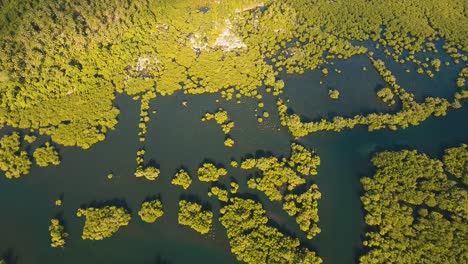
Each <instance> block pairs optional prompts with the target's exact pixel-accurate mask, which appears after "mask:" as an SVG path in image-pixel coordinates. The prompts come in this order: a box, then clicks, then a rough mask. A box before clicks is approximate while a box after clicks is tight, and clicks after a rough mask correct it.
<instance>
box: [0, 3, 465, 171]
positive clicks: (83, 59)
mask: <svg viewBox="0 0 468 264" xmlns="http://www.w3.org/2000/svg"><path fill="white" fill-rule="evenodd" d="M202 7H206V8H208V9H209V11H208V12H202V11H200V8H202ZM262 7H265V8H262ZM465 9H466V8H465V5H464V2H463V1H443V2H442V3H440V1H422V0H417V1H408V0H405V1H397V2H395V1H382V0H378V1H372V2H369V1H365V0H354V1H352V2H349V1H342V0H337V1H326V0H317V1H304V0H285V1H279V0H271V1H264V2H262V3H259V2H258V1H256V0H242V1H209V0H196V1H167V0H157V1H156V0H149V1H124V0H103V1H99V2H93V1H65V2H60V4H57V5H55V4H50V3H49V2H47V1H39V0H25V1H9V2H8V4H4V6H2V8H1V10H0V43H2V46H1V49H0V127H3V126H11V127H13V128H20V129H31V130H32V131H33V132H35V133H39V134H44V135H49V136H51V139H52V141H53V142H55V143H57V144H61V145H64V146H79V147H81V148H84V149H87V148H89V147H91V146H92V145H93V144H95V143H97V142H99V141H102V140H104V139H105V135H106V133H107V132H108V131H109V130H111V129H114V127H115V126H116V124H117V116H118V114H119V110H118V109H117V108H116V107H115V106H114V104H113V101H114V99H115V96H116V92H117V93H126V94H128V95H131V96H135V98H138V99H141V103H142V106H141V111H140V124H139V127H140V130H141V131H140V141H141V142H144V141H145V135H146V130H147V123H148V121H149V116H148V108H149V102H150V100H152V99H153V98H156V94H158V95H161V96H168V95H172V94H174V93H175V92H176V91H179V90H183V92H184V93H185V94H202V93H217V92H219V93H221V95H222V96H223V97H224V98H226V99H228V100H230V99H231V98H233V95H234V94H235V95H236V98H237V99H239V98H240V97H241V96H249V97H258V88H259V87H265V88H266V91H269V92H271V93H273V95H275V96H278V95H280V94H281V93H282V90H283V88H284V82H283V81H282V80H280V79H279V78H277V76H278V74H279V73H280V72H283V71H285V72H286V73H288V74H291V73H300V74H301V73H304V72H305V71H306V70H315V69H323V70H324V71H325V70H327V69H326V68H325V66H326V65H327V64H329V63H331V62H332V60H336V59H348V58H350V57H352V56H355V55H358V54H364V53H366V52H367V48H365V47H363V46H359V45H358V44H355V43H359V42H355V41H366V40H370V41H372V43H373V44H375V45H379V46H380V45H381V46H382V47H384V50H385V53H386V54H387V55H388V56H391V57H392V58H393V59H394V60H395V61H397V62H399V63H402V62H411V63H414V64H416V65H419V66H418V67H420V71H421V72H422V73H425V74H427V75H429V76H433V74H434V73H432V68H433V70H434V71H435V72H436V73H437V71H438V69H439V67H440V66H441V65H442V61H440V60H439V59H429V56H426V60H425V61H421V60H419V59H417V57H418V56H415V55H416V54H417V53H428V52H432V53H437V52H438V50H437V47H436V45H435V44H434V43H435V41H437V40H440V39H441V38H443V39H444V42H445V44H444V46H443V49H444V50H445V51H446V52H447V53H448V54H449V55H450V56H451V57H452V58H453V61H454V62H455V63H464V62H466V61H467V60H468V57H467V56H466V54H465V53H466V51H467V50H468V48H467V46H468V45H467V43H468V37H467V36H468V34H467V31H466V27H463V26H460V25H465V24H466V23H467V17H466V15H465V12H464V11H465ZM38 14H40V15H38ZM70 14H75V15H73V16H70ZM447 14H450V15H447ZM447 63H448V62H447V61H446V62H445V63H444V65H447ZM239 65H241V66H242V67H239ZM429 67H432V68H431V69H429ZM465 68H466V67H465ZM327 71H328V70H327ZM337 72H339V71H337ZM465 72H466V71H465ZM463 76H466V74H463V75H461V77H459V78H458V80H457V84H458V85H459V86H464V84H465V79H466V77H463ZM464 95H465V93H461V94H460V96H458V97H460V98H466V96H464ZM460 98H457V100H455V101H454V102H453V105H456V106H459V105H460V102H459V101H458V100H460ZM439 105H441V106H439ZM447 105H448V104H447V103H446V102H445V101H444V99H442V98H429V99H428V101H427V102H424V103H423V104H420V105H419V106H418V105H414V107H416V108H418V109H417V110H416V111H410V109H412V108H414V107H409V108H406V107H405V108H404V109H403V111H402V113H400V114H397V115H395V116H392V115H384V114H376V115H377V116H372V117H371V116H369V117H365V118H364V117H359V118H356V119H353V118H351V119H347V120H344V121H343V120H340V119H338V120H337V121H336V123H335V122H324V123H321V124H320V125H317V124H315V125H314V124H312V125H310V126H312V127H307V128H305V129H303V130H304V131H305V132H302V134H308V133H312V132H314V131H318V130H335V131H336V130H339V129H343V128H351V127H354V126H355V125H356V124H363V125H369V127H372V129H373V130H375V129H381V128H387V127H388V128H390V129H394V128H395V127H396V126H399V125H400V124H401V123H404V122H403V121H401V120H405V119H410V120H411V122H410V124H411V125H414V124H418V123H419V122H421V121H422V120H425V119H426V118H427V117H429V116H431V115H436V116H440V115H443V114H442V113H443V112H444V111H445V110H447V107H446V106H447ZM430 109H436V110H435V111H432V112H431V110H430ZM412 116H417V117H415V118H411V117H412ZM294 119H297V118H296V117H294ZM358 119H359V120H358ZM386 119H392V120H393V121H388V120H386ZM381 120H384V121H381ZM258 121H263V119H259V120H258ZM282 121H284V122H285V124H286V123H288V127H291V126H301V125H300V124H298V122H297V121H298V120H296V121H294V120H289V121H288V120H282ZM287 121H288V122H287ZM382 123H383V125H382ZM228 124H231V123H228ZM228 124H224V125H223V131H224V132H225V133H229V131H230V129H231V128H232V126H233V123H232V125H228ZM316 126H318V127H316ZM403 127H404V126H403ZM292 133H294V135H300V134H301V133H299V132H292ZM139 165H140V164H139Z"/></svg>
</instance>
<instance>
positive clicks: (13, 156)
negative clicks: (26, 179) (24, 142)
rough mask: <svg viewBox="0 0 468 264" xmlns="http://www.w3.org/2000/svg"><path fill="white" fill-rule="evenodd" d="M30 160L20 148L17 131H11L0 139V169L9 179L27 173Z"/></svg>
mask: <svg viewBox="0 0 468 264" xmlns="http://www.w3.org/2000/svg"><path fill="white" fill-rule="evenodd" d="M30 168H31V160H29V157H28V153H26V151H23V150H21V141H20V135H19V133H12V134H10V135H6V136H3V137H2V138H1V139H0V169H1V170H2V171H4V172H5V176H6V177H7V178H9V179H12V178H19V177H21V176H23V175H25V174H28V173H29V170H30Z"/></svg>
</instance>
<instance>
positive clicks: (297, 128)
mask: <svg viewBox="0 0 468 264" xmlns="http://www.w3.org/2000/svg"><path fill="white" fill-rule="evenodd" d="M370 59H371V61H372V62H373V65H374V67H375V68H376V70H377V71H378V72H379V73H380V75H381V76H382V78H383V79H384V80H385V81H386V82H387V83H388V84H389V85H390V86H391V87H392V89H393V92H394V93H395V94H397V95H398V97H399V99H400V100H401V102H402V106H403V108H402V109H401V110H400V111H399V112H397V113H394V114H389V113H371V114H368V115H367V116H362V115H356V116H354V117H341V116H336V117H334V118H333V119H332V120H326V119H321V120H320V121H315V122H308V123H303V122H302V121H301V118H300V117H299V115H297V114H291V115H290V114H288V113H287V109H288V107H287V106H286V104H285V103H284V102H283V100H281V99H279V100H278V102H277V106H278V113H279V116H280V121H281V124H282V125H283V126H286V127H288V129H289V132H291V134H292V135H293V136H295V137H304V136H306V135H308V134H310V133H315V132H318V131H336V132H340V131H342V130H345V129H352V128H354V127H355V126H357V125H365V126H367V129H368V130H369V131H374V130H380V129H385V128H389V129H391V130H397V129H398V128H403V129H404V128H407V127H409V126H416V125H419V124H420V123H421V122H423V121H425V120H426V119H427V118H429V117H431V116H436V117H440V116H445V115H446V113H447V111H448V110H449V109H457V108H460V107H461V106H460V100H463V99H466V98H468V93H466V94H465V93H464V92H463V91H462V93H457V94H455V98H454V101H453V102H452V103H450V102H449V101H448V100H446V99H444V98H438V97H427V98H425V99H424V102H422V103H417V102H415V101H414V99H413V97H414V95H413V94H411V93H408V92H406V91H405V90H404V89H403V88H401V87H400V85H398V84H397V83H396V78H395V76H393V75H392V73H391V72H390V71H389V70H387V69H386V68H385V64H384V63H383V61H380V60H374V59H373V58H372V57H370Z"/></svg>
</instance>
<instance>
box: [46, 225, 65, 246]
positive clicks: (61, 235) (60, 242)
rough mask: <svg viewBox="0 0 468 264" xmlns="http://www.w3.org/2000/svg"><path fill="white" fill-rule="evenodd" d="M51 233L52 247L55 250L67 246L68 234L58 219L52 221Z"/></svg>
mask: <svg viewBox="0 0 468 264" xmlns="http://www.w3.org/2000/svg"><path fill="white" fill-rule="evenodd" d="M49 232H50V246H51V247H54V248H63V247H64V246H65V238H66V237H67V236H68V234H67V233H66V232H65V228H64V227H63V225H62V224H61V223H60V220H58V219H55V218H54V219H52V220H50V226H49Z"/></svg>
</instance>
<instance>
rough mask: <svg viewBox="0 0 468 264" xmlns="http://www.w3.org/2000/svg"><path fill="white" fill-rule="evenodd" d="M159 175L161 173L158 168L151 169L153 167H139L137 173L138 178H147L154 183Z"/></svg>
mask: <svg viewBox="0 0 468 264" xmlns="http://www.w3.org/2000/svg"><path fill="white" fill-rule="evenodd" d="M159 173H160V171H159V169H158V168H155V167H151V166H148V167H146V168H143V167H141V166H138V167H137V169H136V171H135V177H137V178H141V177H145V178H146V179H147V180H150V181H154V180H156V179H157V178H158V176H159Z"/></svg>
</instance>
